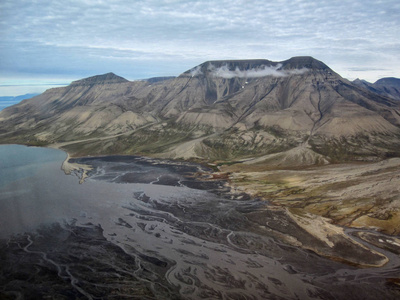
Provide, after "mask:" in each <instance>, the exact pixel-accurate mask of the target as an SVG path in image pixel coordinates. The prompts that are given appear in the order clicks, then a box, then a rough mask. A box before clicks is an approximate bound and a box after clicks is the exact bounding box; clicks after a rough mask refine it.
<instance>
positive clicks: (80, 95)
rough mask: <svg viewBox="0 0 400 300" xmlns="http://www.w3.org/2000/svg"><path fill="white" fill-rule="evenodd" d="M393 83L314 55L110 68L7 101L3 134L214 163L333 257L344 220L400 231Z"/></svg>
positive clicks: (84, 150) (0, 116)
mask: <svg viewBox="0 0 400 300" xmlns="http://www.w3.org/2000/svg"><path fill="white" fill-rule="evenodd" d="M384 84H385V83H384V82H383V83H382V82H381V86H382V85H384ZM394 90H395V88H394V87H392V88H387V89H386V90H385V93H383V92H379V93H378V92H376V91H374V90H373V89H371V88H367V87H366V86H363V85H361V84H359V83H357V82H355V83H353V82H350V81H348V80H346V79H344V78H342V77H341V76H340V75H338V74H336V73H335V72H334V71H333V70H331V69H330V68H329V67H328V66H326V65H325V64H324V63H322V62H320V61H318V60H316V59H313V58H311V57H294V58H291V59H289V60H286V61H283V62H271V61H268V60H241V61H211V62H206V63H203V64H201V65H199V66H197V67H196V68H193V69H191V70H188V71H186V72H185V73H183V74H181V75H180V76H178V77H176V78H169V77H168V78H161V79H159V80H155V79H154V80H142V81H134V82H130V81H127V80H125V79H124V78H121V77H119V76H116V75H115V74H112V73H108V74H105V75H100V76H94V77H90V78H87V79H83V80H78V81H75V82H73V83H71V85H69V86H67V87H64V88H56V89H50V90H48V91H46V92H45V93H43V94H41V95H39V96H36V97H34V98H32V99H29V100H25V101H23V102H21V103H20V104H18V105H15V106H12V107H9V108H6V109H4V110H3V111H1V112H0V142H1V143H15V144H27V145H38V146H49V147H56V148H61V149H64V150H66V151H67V152H68V153H69V154H70V155H71V156H73V157H82V156H86V155H91V156H98V155H110V154H128V155H133V154H135V155H144V156H148V157H156V158H168V159H175V160H189V161H195V162H199V163H204V164H209V165H210V166H212V167H213V168H214V169H215V172H216V173H215V174H214V177H227V178H229V182H230V185H231V186H232V187H233V189H234V190H235V189H236V190H237V191H244V192H246V193H249V194H251V195H254V196H256V197H262V198H263V199H265V200H266V201H268V202H269V203H270V204H272V205H274V206H276V207H275V209H278V210H282V212H284V213H285V214H286V215H288V216H290V217H291V218H292V220H293V221H294V222H295V223H296V224H297V225H298V226H300V227H301V228H303V229H304V230H306V231H307V232H309V233H312V234H313V235H314V236H315V237H316V238H317V239H318V240H319V241H320V242H321V243H323V244H324V245H325V246H327V247H325V246H324V247H322V248H320V249H317V248H316V247H315V246H313V245H312V244H306V243H298V241H294V240H292V243H293V244H294V245H300V246H303V247H304V248H307V249H312V250H314V251H316V252H317V253H320V254H322V255H325V256H330V257H334V256H335V254H334V252H332V251H330V250H326V249H329V248H331V249H333V248H334V247H335V243H337V241H341V242H343V241H345V242H348V241H349V237H348V235H347V234H346V232H345V228H346V227H352V228H366V229H372V230H376V231H380V232H383V233H386V234H389V235H393V236H398V235H399V232H400V196H399V195H400V191H399V188H400V101H399V100H398V98H397V96H395V94H394V93H395V92H394ZM390 95H392V96H390ZM393 95H394V96H393ZM65 168H66V171H67V172H71V170H72V169H73V168H81V167H80V166H79V165H73V164H65ZM84 169H86V170H89V167H88V166H86V167H84ZM83 179H84V178H83ZM253 217H254V220H258V221H259V218H258V216H256V215H254V216H253ZM258 221H257V222H258ZM362 238H365V237H362ZM358 245H359V246H360V247H364V246H361V244H358ZM391 245H392V247H395V248H396V249H397V250H396V251H398V249H399V247H400V246H399V245H398V243H397V242H394V244H391ZM321 249H323V250H321ZM373 252H374V251H372V250H371V253H373ZM374 253H375V252H374ZM336 256H339V258H340V255H336ZM341 258H342V259H344V258H343V256H342V257H341ZM344 260H345V259H344ZM384 263H385V259H381V258H380V259H378V260H377V263H376V265H380V264H384Z"/></svg>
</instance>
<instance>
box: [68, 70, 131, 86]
mask: <svg viewBox="0 0 400 300" xmlns="http://www.w3.org/2000/svg"><path fill="white" fill-rule="evenodd" d="M124 82H128V80H126V79H125V78H123V77H120V76H118V75H115V74H114V73H112V72H110V73H106V74H103V75H96V76H92V77H87V78H84V79H80V80H76V81H73V82H72V83H71V85H74V86H77V85H94V84H114V83H124Z"/></svg>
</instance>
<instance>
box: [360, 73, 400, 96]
mask: <svg viewBox="0 0 400 300" xmlns="http://www.w3.org/2000/svg"><path fill="white" fill-rule="evenodd" d="M353 83H354V84H356V85H358V86H361V87H364V88H366V89H368V90H370V91H372V92H374V93H377V94H379V95H382V96H386V97H389V98H392V99H395V100H400V79H399V78H393V77H386V78H381V79H379V80H377V81H376V82H375V83H370V82H368V81H365V80H360V79H356V80H354V81H353Z"/></svg>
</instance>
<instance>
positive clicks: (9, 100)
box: [0, 94, 38, 110]
mask: <svg viewBox="0 0 400 300" xmlns="http://www.w3.org/2000/svg"><path fill="white" fill-rule="evenodd" d="M37 95H38V94H25V95H20V96H2V97H0V110H2V109H4V108H6V107H7V106H11V105H14V104H17V103H18V102H20V101H22V100H24V99H29V98H32V97H35V96H37Z"/></svg>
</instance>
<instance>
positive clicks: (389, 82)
mask: <svg viewBox="0 0 400 300" xmlns="http://www.w3.org/2000/svg"><path fill="white" fill-rule="evenodd" d="M374 84H376V85H384V86H388V87H394V88H400V79H399V78H395V77H384V78H381V79H379V80H377V81H376V82H375V83H374Z"/></svg>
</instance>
